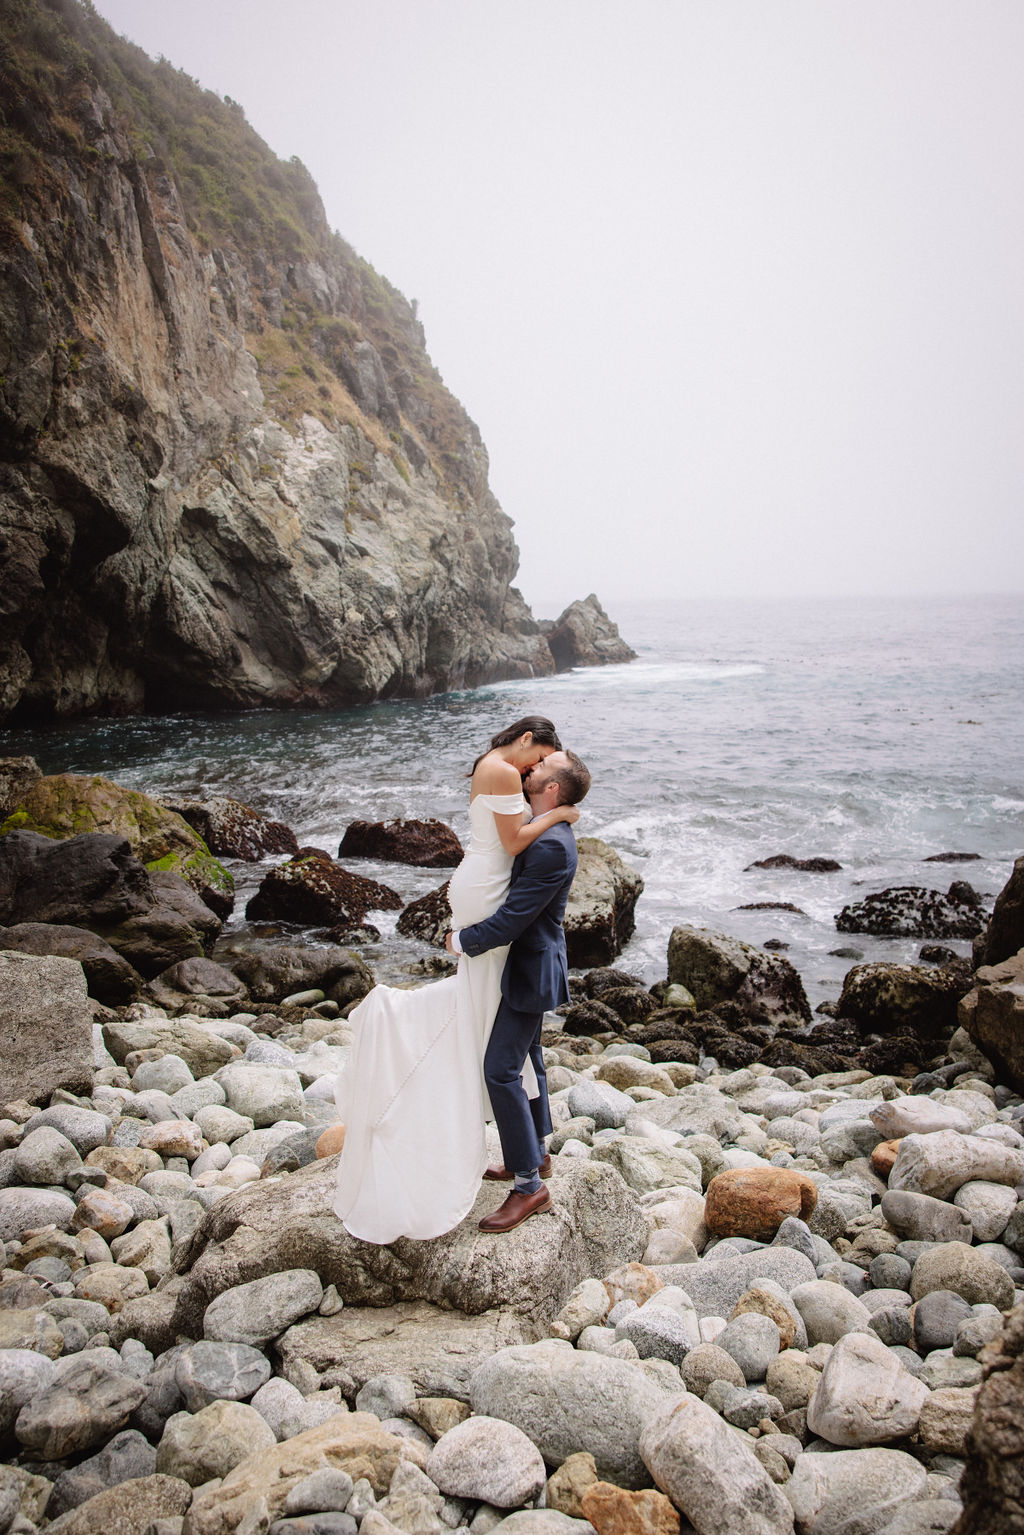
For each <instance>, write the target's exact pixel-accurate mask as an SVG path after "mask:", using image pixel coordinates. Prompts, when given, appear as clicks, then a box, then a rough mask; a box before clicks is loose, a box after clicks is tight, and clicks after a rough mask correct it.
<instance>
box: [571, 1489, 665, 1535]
mask: <svg viewBox="0 0 1024 1535" xmlns="http://www.w3.org/2000/svg"><path fill="white" fill-rule="evenodd" d="M580 1503H581V1507H582V1510H583V1517H584V1519H589V1520H590V1522H591V1524H592V1525H593V1526H594V1529H595V1530H596V1531H597V1535H679V1515H678V1513H677V1512H676V1510H675V1508H674V1507H673V1506H672V1503H671V1500H670V1499H668V1498H666V1496H665V1494H664V1493H663V1492H655V1490H654V1488H653V1487H642V1488H641V1489H640V1491H639V1492H627V1491H626V1489H625V1488H624V1487H616V1486H615V1485H614V1483H612V1482H594V1483H593V1484H592V1486H590V1487H588V1488H587V1490H586V1491H585V1492H584V1494H583V1497H582V1498H581V1500H580Z"/></svg>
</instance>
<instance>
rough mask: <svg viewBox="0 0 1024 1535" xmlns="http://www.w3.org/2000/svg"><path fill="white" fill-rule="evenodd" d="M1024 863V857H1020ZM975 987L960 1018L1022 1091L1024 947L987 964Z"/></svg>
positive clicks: (962, 1005)
mask: <svg viewBox="0 0 1024 1535" xmlns="http://www.w3.org/2000/svg"><path fill="white" fill-rule="evenodd" d="M1018 862H1020V863H1021V864H1024V859H1020V860H1018ZM974 979H975V982H976V986H975V989H974V990H973V991H971V992H969V993H968V994H967V995H966V996H965V997H964V998H963V1000H962V1001H961V1003H960V1008H959V1014H958V1016H959V1020H960V1023H961V1024H962V1026H963V1027H964V1028H965V1029H966V1030H967V1033H968V1034H969V1035H970V1037H971V1039H972V1040H973V1041H974V1043H975V1045H977V1047H978V1049H979V1050H981V1051H982V1052H983V1053H984V1055H985V1056H986V1057H987V1058H988V1059H989V1060H990V1061H991V1062H992V1064H993V1065H994V1066H995V1067H996V1069H997V1070H998V1072H999V1075H1000V1078H1001V1080H1003V1081H1005V1082H1006V1083H1007V1085H1008V1086H1010V1087H1012V1088H1013V1089H1014V1091H1015V1092H1020V1091H1021V1089H1022V1087H1024V1044H1022V1038H1024V1029H1022V1024H1024V950H1022V951H1021V952H1020V953H1018V954H1012V955H1010V956H1008V957H1007V958H1006V959H1005V960H1002V961H1000V963H999V964H996V965H986V966H983V967H982V968H981V969H980V970H979V971H978V973H977V975H976V976H975V978H974Z"/></svg>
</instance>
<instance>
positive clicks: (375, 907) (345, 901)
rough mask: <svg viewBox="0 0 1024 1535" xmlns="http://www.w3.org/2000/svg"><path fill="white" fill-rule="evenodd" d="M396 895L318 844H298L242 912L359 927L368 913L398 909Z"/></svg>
mask: <svg viewBox="0 0 1024 1535" xmlns="http://www.w3.org/2000/svg"><path fill="white" fill-rule="evenodd" d="M402 905H403V902H402V898H401V896H400V895H398V893H397V892H396V891H394V890H392V889H391V888H390V887H389V886H387V885H382V884H379V883H378V881H376V880H372V879H366V878H364V877H363V875H361V874H352V873H350V872H349V871H348V870H347V869H343V868H342V867H341V865H340V864H338V863H336V862H335V861H334V859H333V858H332V857H331V856H330V854H329V853H325V852H324V851H323V850H322V849H321V848H315V847H305V848H300V849H299V851H298V853H296V854H295V856H294V857H292V858H290V859H289V860H288V861H287V863H283V864H278V865H277V867H276V868H274V869H271V870H270V871H269V872H268V873H267V874H266V875H265V876H264V878H263V880H262V882H261V884H260V887H259V890H258V891H257V892H256V894H255V895H254V896H253V897H252V899H251V900H250V901H249V903H248V905H247V906H246V908H245V914H246V916H247V917H248V919H249V921H250V922H260V921H264V922H295V923H298V924H300V925H301V926H304V927H329V926H331V925H332V924H336V923H345V924H347V925H349V926H358V924H359V923H360V922H362V921H363V920H364V918H365V917H366V914H367V912H370V911H400V910H401V908H402Z"/></svg>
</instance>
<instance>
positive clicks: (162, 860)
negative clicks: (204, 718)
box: [0, 773, 235, 918]
mask: <svg viewBox="0 0 1024 1535" xmlns="http://www.w3.org/2000/svg"><path fill="white" fill-rule="evenodd" d="M11 831H34V832H39V833H40V834H41V835H42V836H44V837H52V838H54V839H55V840H56V841H63V840H64V839H65V838H68V837H77V836H80V835H82V834H83V833H86V832H109V833H112V834H115V835H117V836H121V837H125V838H127V840H128V842H129V844H130V845H131V849H132V852H133V853H134V854H135V856H136V857H137V858H138V859H139V861H140V863H143V864H145V866H146V868H147V869H148V870H149V871H150V873H157V872H162V873H169V874H179V875H180V876H181V877H182V879H184V880H185V881H186V882H187V883H188V884H189V885H191V886H192V889H193V890H194V891H195V892H196V894H197V895H198V896H200V897H201V899H202V900H203V901H205V902H206V904H207V906H209V907H210V909H211V910H212V911H214V912H216V914H217V915H218V916H219V917H222V918H223V917H227V916H230V914H231V908H232V906H233V905H234V890H235V886H234V880H233V879H232V877H231V875H230V874H229V873H228V871H227V869H225V868H224V866H223V865H222V864H220V863H218V862H217V860H216V858H214V857H213V855H212V854H211V852H210V850H209V848H208V847H207V846H206V843H205V842H204V841H203V839H202V837H200V836H199V834H198V832H196V831H193V829H192V827H191V826H189V824H188V823H187V821H185V820H183V819H182V817H181V816H180V815H177V814H175V812H174V811H173V810H168V809H167V807H166V806H165V805H162V804H160V802H159V801H158V800H155V799H152V798H151V797H150V796H149V795H148V794H143V793H141V792H140V791H139V790H138V789H124V788H122V787H121V786H120V784H116V783H112V782H111V781H110V779H109V778H102V777H100V776H99V775H95V776H92V777H87V776H85V775H84V774H78V773H55V774H52V775H51V776H49V777H46V778H37V779H36V780H35V781H34V782H32V783H30V784H29V785H28V787H27V788H26V790H25V791H24V793H23V795H22V796H21V798H20V800H19V802H18V804H17V806H16V807H15V808H14V809H13V810H12V812H11V814H10V815H8V817H7V819H6V820H5V821H4V822H3V823H2V824H0V836H3V835H4V834H5V833H7V832H11Z"/></svg>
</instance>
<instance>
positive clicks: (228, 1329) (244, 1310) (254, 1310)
mask: <svg viewBox="0 0 1024 1535" xmlns="http://www.w3.org/2000/svg"><path fill="white" fill-rule="evenodd" d="M323 1298H324V1289H323V1285H322V1284H321V1282H320V1277H319V1275H318V1274H317V1273H316V1272H315V1271H314V1270H313V1269H284V1270H283V1271H282V1272H280V1273H277V1274H268V1275H266V1277H265V1278H263V1279H252V1280H250V1281H249V1282H248V1283H247V1284H241V1285H235V1286H234V1287H233V1288H232V1289H230V1290H224V1291H222V1293H221V1294H220V1295H218V1296H217V1298H216V1300H213V1301H211V1302H210V1304H209V1305H208V1306H207V1308H206V1312H205V1314H204V1316H203V1335H204V1337H206V1338H212V1339H214V1340H215V1341H217V1342H221V1343H249V1344H252V1345H254V1346H255V1347H257V1348H262V1347H263V1346H264V1345H265V1344H267V1343H269V1342H270V1340H271V1338H276V1337H277V1336H278V1335H279V1334H280V1333H282V1332H284V1330H285V1328H286V1327H290V1326H291V1325H292V1323H293V1322H297V1321H298V1320H299V1319H300V1318H301V1317H304V1316H307V1315H308V1314H309V1312H311V1311H316V1309H317V1308H318V1306H319V1305H320V1302H321V1301H322V1300H323Z"/></svg>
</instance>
